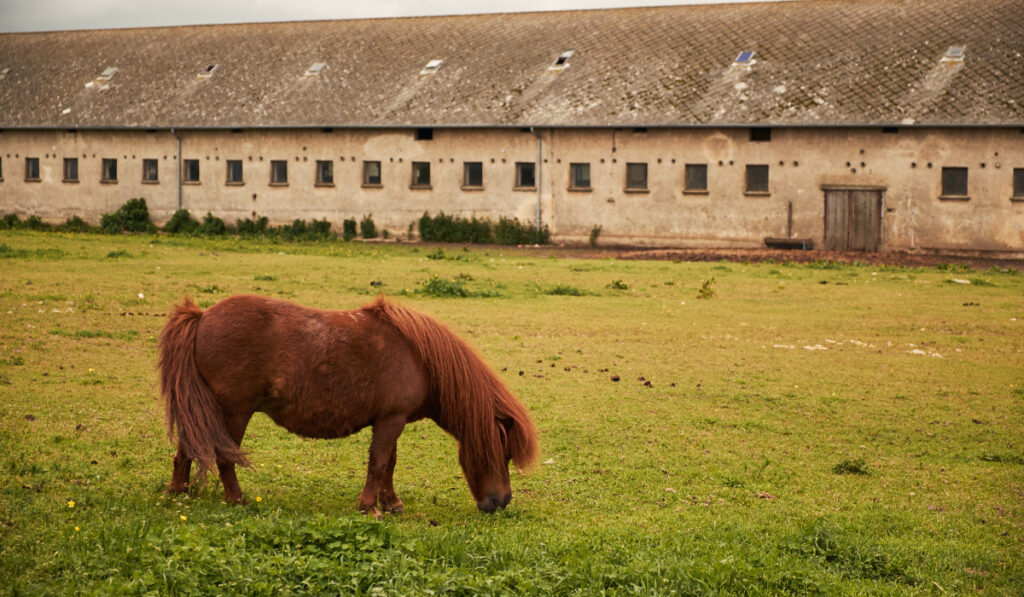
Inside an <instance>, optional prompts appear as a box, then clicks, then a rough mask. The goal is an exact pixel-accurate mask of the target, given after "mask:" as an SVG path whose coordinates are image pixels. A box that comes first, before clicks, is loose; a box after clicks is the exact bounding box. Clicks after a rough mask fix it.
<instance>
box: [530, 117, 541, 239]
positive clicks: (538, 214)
mask: <svg viewBox="0 0 1024 597" xmlns="http://www.w3.org/2000/svg"><path fill="white" fill-rule="evenodd" d="M530 132H531V133H533V136H534V137H537V173H536V175H537V176H536V178H537V180H535V181H534V183H536V185H537V240H538V241H539V240H540V185H541V176H540V173H541V163H542V161H541V139H540V133H538V132H537V130H536V129H534V128H533V127H532V126H531V127H530Z"/></svg>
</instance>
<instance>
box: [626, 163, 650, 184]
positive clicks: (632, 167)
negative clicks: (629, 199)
mask: <svg viewBox="0 0 1024 597" xmlns="http://www.w3.org/2000/svg"><path fill="white" fill-rule="evenodd" d="M626 190H627V191H646V190H647V164H644V163H636V164H626Z"/></svg>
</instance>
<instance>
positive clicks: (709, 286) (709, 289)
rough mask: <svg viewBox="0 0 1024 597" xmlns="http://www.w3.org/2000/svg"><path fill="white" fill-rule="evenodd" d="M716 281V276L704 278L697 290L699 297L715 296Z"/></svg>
mask: <svg viewBox="0 0 1024 597" xmlns="http://www.w3.org/2000/svg"><path fill="white" fill-rule="evenodd" d="M714 283H715V279H714V278H709V279H707V280H704V282H703V283H702V284H701V285H700V288H699V289H698V290H697V298H699V299H709V298H714V296H715V289H714V287H713V284H714Z"/></svg>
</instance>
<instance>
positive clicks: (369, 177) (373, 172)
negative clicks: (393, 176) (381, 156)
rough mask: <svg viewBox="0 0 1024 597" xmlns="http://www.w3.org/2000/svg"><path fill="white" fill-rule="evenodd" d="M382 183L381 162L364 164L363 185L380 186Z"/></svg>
mask: <svg viewBox="0 0 1024 597" xmlns="http://www.w3.org/2000/svg"><path fill="white" fill-rule="evenodd" d="M380 181H381V178H380V162H363V184H364V185H368V186H378V185H380V184H381V182H380Z"/></svg>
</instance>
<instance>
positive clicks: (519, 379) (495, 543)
mask: <svg viewBox="0 0 1024 597" xmlns="http://www.w3.org/2000/svg"><path fill="white" fill-rule="evenodd" d="M371 282H373V283H374V285H371ZM964 282H967V283H964ZM377 283H380V284H377ZM381 290H383V291H384V292H386V293H387V294H388V295H389V296H392V297H396V300H400V301H403V302H405V303H406V304H410V305H412V306H414V307H416V308H418V309H420V310H423V311H425V312H427V313H430V314H432V315H434V316H436V317H438V318H439V319H441V320H443V321H445V322H447V323H448V324H449V325H450V326H451V327H452V328H453V329H454V330H456V331H457V332H458V333H459V334H460V335H462V336H463V337H465V338H467V339H469V340H470V342H471V343H472V344H473V345H474V346H476V347H477V348H478V349H479V350H480V352H481V353H482V354H483V355H484V356H485V358H486V360H487V361H488V362H489V363H490V364H491V365H492V366H493V367H494V368H495V369H496V370H498V371H499V372H500V374H501V375H502V377H503V378H504V379H505V380H506V382H507V383H508V384H509V386H510V387H511V388H512V389H513V391H514V392H515V393H516V394H517V395H518V396H519V397H520V399H521V400H522V401H523V402H524V403H525V404H526V405H527V406H528V407H529V409H530V411H531V413H532V414H533V417H534V420H535V422H536V423H537V426H538V428H539V429H540V432H541V440H540V441H541V449H542V452H543V453H542V456H541V458H540V462H541V464H539V466H538V467H537V468H536V470H534V471H533V472H532V473H530V474H528V475H525V476H524V475H519V474H515V473H513V477H512V484H513V492H514V498H513V502H512V504H511V505H510V507H509V508H508V509H507V510H506V511H504V512H500V513H498V514H495V515H484V514H480V513H478V512H477V511H476V508H475V505H474V502H473V500H472V498H471V497H470V494H469V491H468V489H467V488H466V485H465V482H464V480H463V479H462V474H461V470H460V469H459V466H458V463H457V458H456V446H455V442H454V441H453V440H452V439H451V438H449V437H448V436H446V435H445V434H444V433H443V432H441V431H440V430H439V429H438V428H437V427H436V426H434V425H433V424H432V423H429V422H419V423H415V424H412V425H410V426H409V427H407V428H406V430H405V433H404V434H403V435H402V437H401V440H400V441H399V456H398V467H397V468H396V473H395V484H396V489H397V491H398V494H399V496H400V497H401V498H402V499H403V500H404V502H405V511H406V513H405V514H404V515H401V516H388V517H385V519H384V521H383V522H377V521H374V520H372V519H369V518H366V517H364V516H361V515H359V514H358V513H357V512H356V508H355V502H356V498H357V496H358V493H359V491H360V489H361V487H362V482H363V478H364V467H365V463H366V450H367V447H368V443H369V433H368V431H363V432H361V433H359V434H357V435H355V436H352V437H349V438H346V439H342V440H333V441H322V440H307V439H302V438H299V437H297V436H293V435H289V434H287V433H286V432H284V431H283V430H281V429H279V428H277V427H276V426H274V425H273V423H272V422H271V421H270V420H269V419H268V418H266V417H265V416H262V415H257V417H255V418H254V419H253V423H252V424H251V425H250V427H249V431H248V433H247V435H246V441H245V445H244V447H245V448H246V449H247V450H248V451H249V453H250V456H251V459H252V461H253V463H254V467H253V468H251V469H244V470H242V471H240V473H239V478H240V481H241V485H242V489H243V491H245V492H246V495H247V498H248V500H249V505H248V506H244V507H240V506H228V505H226V504H224V503H223V501H222V493H221V487H220V483H219V481H217V480H216V479H211V480H210V482H208V483H207V484H206V486H205V487H204V488H202V489H201V490H199V491H197V492H195V493H193V494H192V495H191V496H187V497H171V496H168V495H166V494H164V493H163V488H164V486H165V485H166V483H167V481H168V480H169V479H170V473H171V457H172V455H173V446H172V445H171V444H170V443H168V441H167V439H166V436H165V433H164V427H163V415H162V403H161V402H160V401H159V399H158V398H159V396H158V394H159V392H158V387H157V382H156V371H155V363H156V338H157V336H158V334H159V330H160V328H161V327H162V326H163V324H164V321H165V314H166V313H167V311H168V309H169V307H170V306H171V305H172V304H173V303H174V302H176V301H180V299H181V298H182V296H184V295H191V296H193V297H195V298H196V299H197V300H198V301H199V302H201V304H204V305H209V304H213V303H215V302H216V301H218V300H220V299H222V298H224V297H226V296H229V295H231V294H235V293H259V294H265V295H270V296H274V297H279V298H285V299H288V300H293V301H296V302H299V303H303V304H306V305H310V306H315V307H321V308H335V309H348V308H353V307H355V306H358V305H361V304H363V303H366V302H369V301H370V300H372V297H373V296H375V295H376V294H377V293H378V292H380V291H381ZM0 317H2V322H3V323H2V325H0V466H2V474H0V579H2V580H0V593H5V594H79V593H89V594H95V593H99V594H106V593H160V594H166V593H171V594H196V593H198V594H211V593H213V594H235V593H245V594H278V593H282V592H283V593H303V592H312V593H318V592H330V593H343V594H370V595H375V594H403V595H405V594H439V593H445V594H466V595H470V594H472V595H475V594H602V593H607V594H644V595H649V594H664V595H672V594H676V595H685V594H713V593H718V594H722V593H724V594H777V593H801V594H815V593H817V594H947V593H949V594H966V593H971V594H974V593H978V592H981V593H986V594H996V595H1000V594H1005V595H1011V594H1021V593H1024V557H1022V554H1024V549H1022V548H1024V276H1022V275H1018V274H1016V273H1014V272H1004V271H1000V270H988V271H975V270H966V269H964V268H959V267H956V266H951V267H940V268H930V269H902V268H886V267H878V266H839V265H835V264H829V263H819V264H812V265H801V266H796V265H790V264H778V263H765V264H744V263H725V262H722V263H672V262H627V261H617V260H613V259H603V260H575V259H566V258H559V257H558V256H557V255H556V256H555V257H545V256H538V254H537V253H535V252H533V251H531V250H529V249H509V248H495V247H486V248H473V249H468V250H466V249H463V248H462V247H444V248H440V249H439V248H436V247H425V246H414V245H397V246H395V245H389V246H384V245H362V244H358V243H323V244H274V243H269V242H260V241H240V240H237V239H222V240H199V239H195V240H193V239H181V238H173V239H171V238H166V237H155V236H139V237H129V236H120V237H110V236H99V235H64V234H56V233H51V234H42V233H30V232H2V233H0ZM613 377H614V378H615V379H618V380H619V381H613Z"/></svg>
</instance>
